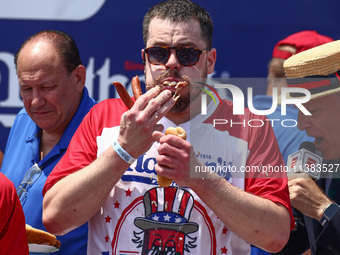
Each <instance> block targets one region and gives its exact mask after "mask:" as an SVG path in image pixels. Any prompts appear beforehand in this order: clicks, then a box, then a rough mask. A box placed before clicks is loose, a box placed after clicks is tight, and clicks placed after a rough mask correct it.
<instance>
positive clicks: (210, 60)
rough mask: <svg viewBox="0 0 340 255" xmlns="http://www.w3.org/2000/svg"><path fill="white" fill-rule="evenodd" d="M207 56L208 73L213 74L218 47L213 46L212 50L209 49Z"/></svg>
mask: <svg viewBox="0 0 340 255" xmlns="http://www.w3.org/2000/svg"><path fill="white" fill-rule="evenodd" d="M207 54H208V56H207V73H208V74H211V73H212V72H213V71H214V69H215V63H216V49H215V48H212V49H211V50H210V51H208V53H207Z"/></svg>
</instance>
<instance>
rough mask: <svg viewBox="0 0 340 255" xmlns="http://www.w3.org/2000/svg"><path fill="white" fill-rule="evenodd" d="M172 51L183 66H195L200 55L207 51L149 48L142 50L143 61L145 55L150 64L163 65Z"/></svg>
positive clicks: (180, 48)
mask: <svg viewBox="0 0 340 255" xmlns="http://www.w3.org/2000/svg"><path fill="white" fill-rule="evenodd" d="M172 49H175V50H176V57H177V59H178V61H179V63H181V64H182V65H184V66H194V65H196V64H197V62H198V60H199V58H200V56H201V54H202V53H204V52H206V51H208V50H209V49H205V50H199V49H197V48H193V47H165V46H162V47H160V46H157V47H149V48H146V49H144V59H145V54H146V55H147V56H148V60H149V62H150V63H151V64H153V65H165V64H166V63H167V62H168V60H169V58H170V53H171V50H172Z"/></svg>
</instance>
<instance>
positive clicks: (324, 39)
mask: <svg viewBox="0 0 340 255" xmlns="http://www.w3.org/2000/svg"><path fill="white" fill-rule="evenodd" d="M331 41H334V40H333V39H332V38H330V37H328V36H325V35H321V34H319V33H318V32H316V31H311V30H305V31H300V32H297V33H294V34H291V35H289V36H288V37H286V38H284V39H283V40H281V41H279V42H278V43H277V44H276V45H275V47H274V50H273V55H272V59H271V60H270V62H269V65H268V83H267V91H266V95H256V96H255V97H254V98H253V105H254V107H255V108H256V109H258V110H266V109H269V108H270V107H271V105H272V96H273V93H272V92H273V88H277V90H278V94H279V95H280V90H281V88H282V87H287V81H286V77H285V71H284V68H283V63H284V61H285V60H286V59H288V58H289V57H291V56H292V55H294V54H297V53H300V52H302V51H305V50H308V49H311V48H313V47H316V46H319V45H322V44H325V43H328V42H331ZM286 110H287V112H286V115H285V116H284V115H281V106H280V105H278V106H277V108H276V111H275V112H274V113H272V114H270V115H267V117H268V119H275V120H280V122H281V121H283V120H285V119H289V120H296V123H297V116H298V109H297V108H296V107H295V106H294V105H287V106H286ZM273 123H275V124H274V125H273V130H274V133H275V136H276V139H277V141H278V144H279V148H280V151H281V154H282V157H283V159H284V161H285V164H286V163H287V159H288V157H289V155H290V154H292V153H294V152H296V151H298V150H299V147H300V144H301V143H303V142H305V141H309V142H312V141H313V140H314V138H312V137H310V136H307V134H306V131H301V130H299V129H298V128H297V125H296V126H294V127H285V126H282V125H280V124H277V123H279V122H278V121H276V122H273ZM251 254H252V255H260V254H268V253H267V252H265V251H263V250H260V249H258V248H256V247H253V248H252V252H251Z"/></svg>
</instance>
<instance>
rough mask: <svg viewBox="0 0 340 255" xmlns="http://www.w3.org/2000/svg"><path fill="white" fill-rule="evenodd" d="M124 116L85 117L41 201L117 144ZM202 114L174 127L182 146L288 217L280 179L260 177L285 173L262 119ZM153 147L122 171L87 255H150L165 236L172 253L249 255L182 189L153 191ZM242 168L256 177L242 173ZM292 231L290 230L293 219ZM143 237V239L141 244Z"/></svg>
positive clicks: (101, 112)
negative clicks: (125, 254)
mask: <svg viewBox="0 0 340 255" xmlns="http://www.w3.org/2000/svg"><path fill="white" fill-rule="evenodd" d="M126 110H127V108H126V106H125V105H124V104H123V102H122V101H121V100H119V99H109V100H105V101H102V102H101V103H99V104H97V105H96V106H94V107H93V108H92V109H91V110H90V112H89V113H88V115H86V116H85V118H84V120H83V122H82V123H81V125H80V126H79V128H78V130H77V132H76V133H75V135H74V136H73V138H72V141H71V143H70V145H69V147H68V149H67V152H66V154H65V155H64V157H63V158H62V159H61V160H60V161H59V163H58V164H57V165H56V167H55V168H54V169H53V171H52V173H51V174H50V175H49V176H48V178H47V180H46V184H45V187H44V189H43V192H44V194H45V193H46V191H47V190H48V189H50V188H51V187H52V186H53V185H54V184H55V183H56V182H57V181H59V180H60V179H61V178H63V177H65V176H67V175H69V174H71V173H73V172H76V171H78V170H79V169H82V168H83V167H85V166H87V165H89V164H91V163H92V162H93V161H94V160H95V159H96V158H97V157H99V155H101V154H102V153H103V152H104V151H106V150H107V148H109V146H111V145H112V143H113V141H114V140H115V139H116V138H117V137H118V134H119V128H120V126H119V124H120V119H121V116H122V114H123V113H124V112H125V111H126ZM207 112H209V115H208V114H207V116H210V117H206V116H203V115H202V116H201V115H197V116H195V117H194V118H192V119H191V120H190V122H185V123H181V125H180V126H181V127H182V128H184V129H185V130H186V131H187V135H188V137H187V140H188V141H189V142H190V143H191V145H192V146H193V148H194V149H195V153H196V157H197V158H198V159H199V160H200V161H201V163H202V164H203V165H204V166H215V167H216V168H217V167H225V168H227V167H228V166H230V169H231V170H230V172H228V173H226V176H223V177H224V178H225V179H226V180H228V181H229V182H230V183H231V184H232V185H234V186H235V187H238V188H240V189H242V190H245V191H247V192H249V193H252V194H255V195H257V196H260V197H263V198H266V199H269V200H270V201H272V202H274V203H278V204H281V205H283V206H284V207H285V208H287V210H289V211H290V212H291V206H290V202H289V193H288V186H287V178H286V177H287V176H286V173H285V172H284V171H280V172H276V171H275V172H274V171H266V172H264V171H262V170H264V168H265V167H268V168H269V166H271V167H280V166H284V163H283V159H282V156H281V154H280V151H279V148H278V145H277V142H276V140H275V136H274V133H273V130H272V128H271V126H270V123H268V121H266V117H265V116H255V115H254V114H252V113H251V112H250V111H246V112H245V114H244V115H233V113H232V104H231V103H230V102H228V101H224V100H223V101H222V103H221V104H220V105H219V106H215V105H214V103H213V102H212V103H211V104H210V105H209V106H208V109H207ZM214 120H220V122H223V123H227V121H224V120H228V124H229V125H216V126H215V125H213V122H214ZM221 120H222V121H221ZM259 122H260V123H262V122H263V127H261V126H259V127H256V126H258V125H259ZM243 123H245V124H244V125H243ZM246 123H250V124H251V125H253V126H255V127H252V126H250V125H246ZM159 124H162V125H163V126H164V129H166V128H168V127H170V126H172V127H174V126H175V124H174V123H172V122H171V121H170V120H169V119H167V118H165V117H164V118H162V119H161V120H160V121H159ZM158 146H159V144H158V143H154V144H153V145H152V146H151V148H150V149H149V150H148V152H146V153H145V154H143V155H141V156H140V157H139V158H138V159H137V160H136V161H135V162H134V163H133V164H132V165H131V166H130V167H129V168H128V169H127V170H126V172H125V173H124V175H123V176H122V178H121V179H120V180H119V181H118V182H117V184H116V185H115V187H114V188H113V189H112V191H111V193H110V195H109V196H108V197H107V199H106V200H105V202H104V203H103V204H102V207H101V210H99V211H98V212H97V213H96V214H95V215H94V216H93V217H92V218H91V219H90V220H89V222H88V223H89V239H88V254H120V251H136V250H137V249H139V250H140V251H141V250H142V249H143V252H145V251H147V250H150V254H151V250H155V249H157V248H156V247H154V246H153V244H154V242H153V241H154V240H151V237H155V236H156V235H157V236H159V238H160V240H161V238H162V237H165V236H176V240H175V239H173V240H172V242H173V243H176V247H177V248H179V247H181V248H182V245H183V246H185V245H184V242H185V240H187V242H188V243H186V245H190V247H189V250H190V251H191V254H195V255H207V254H219V251H221V250H222V251H225V250H228V254H230V255H232V254H234V255H235V254H249V253H250V244H249V243H247V242H246V241H245V240H242V239H241V238H240V237H238V236H237V235H236V234H234V233H233V232H232V231H230V230H228V229H227V227H226V226H225V225H224V224H223V222H221V220H220V219H219V218H218V217H217V216H216V215H215V213H214V212H213V211H211V209H210V208H209V207H208V206H207V205H205V203H204V202H203V201H202V200H201V198H200V197H198V196H197V194H196V193H195V192H194V191H192V190H190V189H189V188H185V187H182V188H181V189H174V187H176V186H175V184H174V185H173V187H168V188H159V187H158V183H157V181H156V179H157V176H156V172H155V169H154V166H155V164H156V159H155V158H156V156H157V155H158V150H157V147H158ZM245 167H255V170H261V169H262V170H261V171H254V172H245V171H243V169H244V168H245ZM234 170H235V171H234ZM193 174H195V173H193ZM222 174H223V173H222ZM193 178H195V176H193ZM175 192H176V194H175ZM144 212H145V213H144ZM179 215H180V216H179ZM170 225H171V228H169V226H170ZM182 225H183V226H184V225H185V226H186V227H188V228H187V229H185V230H184V229H183V231H182V232H180V231H179V233H185V235H186V238H183V237H182V236H180V235H173V234H174V232H171V231H174V230H177V227H178V226H181V228H182ZM164 226H166V227H164ZM186 227H184V228H186ZM291 227H292V228H293V227H294V220H293V217H292V215H291ZM163 228H164V229H165V228H166V229H167V233H166V234H164V233H161V231H160V229H163ZM169 229H171V231H170V230H169ZM149 231H154V232H157V234H155V233H153V234H151V233H150V232H149ZM169 231H170V232H169ZM163 234H164V235H163ZM143 236H144V238H146V239H145V241H144V242H143V241H142V240H144V239H143ZM180 240H184V241H180ZM189 240H190V242H189ZM142 242H143V245H141V243H142ZM159 242H161V241H159ZM155 243H157V242H155ZM168 243H171V242H168ZM177 244H178V245H177ZM141 246H143V247H141ZM176 251H177V250H176ZM179 252H180V251H179ZM146 253H147V252H145V254H146ZM222 253H223V252H222ZM143 254H144V253H143ZM148 254H149V253H148ZM181 254H182V252H181Z"/></svg>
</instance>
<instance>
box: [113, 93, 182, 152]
mask: <svg viewBox="0 0 340 255" xmlns="http://www.w3.org/2000/svg"><path fill="white" fill-rule="evenodd" d="M175 102H176V101H175V100H174V99H173V98H172V95H171V92H170V91H168V90H165V91H162V92H160V89H159V88H158V87H155V88H152V89H150V90H149V91H148V92H146V93H145V94H143V95H142V96H140V97H139V98H138V100H137V101H136V102H135V104H134V105H133V107H132V108H131V109H130V110H129V111H127V112H126V113H124V114H123V115H122V118H121V122H120V132H119V137H118V141H119V143H120V145H121V146H122V147H123V148H124V149H125V150H126V151H127V152H129V154H130V155H131V156H133V157H135V158H137V157H138V156H140V155H142V154H143V153H145V152H146V151H147V150H148V149H149V148H150V147H151V145H152V144H153V143H154V139H153V138H152V133H153V132H154V131H163V129H164V127H163V125H161V124H157V122H158V121H159V120H160V119H161V118H162V117H163V116H164V115H165V114H166V113H167V112H168V111H169V110H170V109H171V108H172V107H173V105H174V104H175Z"/></svg>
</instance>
